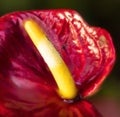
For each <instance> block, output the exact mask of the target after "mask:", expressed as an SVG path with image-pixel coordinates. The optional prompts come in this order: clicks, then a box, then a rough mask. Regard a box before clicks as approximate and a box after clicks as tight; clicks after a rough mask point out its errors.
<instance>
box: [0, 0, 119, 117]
mask: <svg viewBox="0 0 120 117" xmlns="http://www.w3.org/2000/svg"><path fill="white" fill-rule="evenodd" d="M58 8H66V9H74V10H76V11H78V12H79V13H80V14H81V15H82V17H83V18H84V19H85V20H86V21H87V22H88V23H89V24H90V25H94V26H100V27H104V28H106V29H107V30H108V31H109V32H110V34H111V36H112V38H113V42H114V45H115V48H116V54H117V58H116V63H115V66H114V68H113V70H112V72H111V74H110V75H109V76H108V78H107V79H106V80H105V82H104V84H103V85H102V87H101V89H100V91H99V92H98V93H97V94H96V95H94V96H92V97H90V98H88V100H90V101H91V102H92V103H93V104H94V105H95V106H96V108H97V109H98V110H99V111H100V112H101V113H102V114H103V115H104V117H120V76H119V74H120V54H119V53H120V42H119V40H120V0H0V15H1V16H2V15H4V14H6V13H10V12H13V11H23V10H35V9H40V10H41V9H58Z"/></svg>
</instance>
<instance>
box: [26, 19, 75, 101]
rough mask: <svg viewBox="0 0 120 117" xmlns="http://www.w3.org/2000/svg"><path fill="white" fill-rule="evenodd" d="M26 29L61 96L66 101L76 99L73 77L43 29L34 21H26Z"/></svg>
mask: <svg viewBox="0 0 120 117" xmlns="http://www.w3.org/2000/svg"><path fill="white" fill-rule="evenodd" d="M24 28H25V30H26V32H27V34H28V35H29V36H30V38H31V40H32V42H33V43H34V45H35V46H36V48H37V49H38V51H39V53H40V54H41V56H42V57H43V59H44V61H45V62H46V64H47V65H48V67H49V69H50V71H51V73H52V75H53V77H54V79H55V81H56V84H57V86H58V92H59V94H60V96H62V97H63V98H65V99H73V98H75V97H76V95H77V88H76V86H75V82H74V80H73V78H72V75H71V73H70V71H69V69H68V67H67V66H66V64H65V62H64V61H63V59H62V58H61V56H60V54H59V53H58V51H57V50H56V49H55V47H54V46H53V44H52V43H51V42H50V41H49V39H48V38H47V37H46V35H45V33H44V32H43V30H42V29H41V27H40V26H39V25H38V24H37V23H36V22H35V21H33V20H26V21H25V22H24Z"/></svg>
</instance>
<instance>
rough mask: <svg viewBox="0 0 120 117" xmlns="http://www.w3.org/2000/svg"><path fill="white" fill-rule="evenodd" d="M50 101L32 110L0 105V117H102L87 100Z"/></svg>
mask: <svg viewBox="0 0 120 117" xmlns="http://www.w3.org/2000/svg"><path fill="white" fill-rule="evenodd" d="M50 101H51V102H50ZM50 101H49V103H48V104H46V106H44V107H37V108H35V109H33V110H32V111H29V110H25V109H21V108H19V109H15V108H14V107H13V108H10V107H9V108H5V107H4V106H2V105H0V117H102V116H101V115H100V114H99V112H97V111H96V109H95V108H94V107H93V106H92V105H91V104H90V103H89V102H87V101H84V100H83V101H79V102H75V103H72V104H71V103H65V102H63V101H60V100H57V99H55V98H54V99H53V100H51V98H50ZM30 106H31V105H29V107H30Z"/></svg>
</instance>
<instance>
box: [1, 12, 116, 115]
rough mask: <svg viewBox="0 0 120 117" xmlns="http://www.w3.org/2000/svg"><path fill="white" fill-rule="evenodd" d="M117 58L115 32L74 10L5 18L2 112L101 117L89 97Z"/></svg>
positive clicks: (2, 21)
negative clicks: (111, 34)
mask: <svg viewBox="0 0 120 117" xmlns="http://www.w3.org/2000/svg"><path fill="white" fill-rule="evenodd" d="M114 61H115V50H114V46H113V43H112V39H111V37H110V34H109V33H108V32H107V31H106V30H105V29H101V28H99V27H92V26H89V25H88V24H87V23H86V22H85V21H84V20H83V19H82V17H81V16H80V15H79V14H78V13H77V12H76V11H73V10H44V11H39V10H38V11H25V12H14V13H11V14H7V15H5V16H2V17H1V18H0V117H101V115H100V114H99V113H98V112H97V111H96V109H95V108H94V107H93V106H92V105H91V104H90V103H89V102H88V101H85V100H84V98H85V97H87V96H90V95H92V94H93V93H95V92H96V91H97V90H98V89H99V87H100V86H101V84H102V82H103V81H104V79H105V78H106V76H107V75H108V74H109V72H110V71H111V69H112V66H113V63H114Z"/></svg>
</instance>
